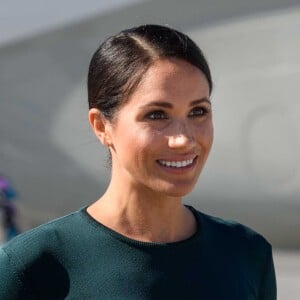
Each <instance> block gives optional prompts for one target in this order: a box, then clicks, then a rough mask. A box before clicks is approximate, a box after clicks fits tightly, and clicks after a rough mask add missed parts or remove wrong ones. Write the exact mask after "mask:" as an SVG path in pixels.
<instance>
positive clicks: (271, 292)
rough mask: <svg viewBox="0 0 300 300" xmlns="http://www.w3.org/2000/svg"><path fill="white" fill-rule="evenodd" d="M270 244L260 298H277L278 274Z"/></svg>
mask: <svg viewBox="0 0 300 300" xmlns="http://www.w3.org/2000/svg"><path fill="white" fill-rule="evenodd" d="M268 246H269V247H268V251H267V255H266V267H265V272H264V277H263V281H262V286H261V293H260V298H259V300H276V299H277V287H276V276H275V269H274V262H273V255H272V248H271V246H270V245H268Z"/></svg>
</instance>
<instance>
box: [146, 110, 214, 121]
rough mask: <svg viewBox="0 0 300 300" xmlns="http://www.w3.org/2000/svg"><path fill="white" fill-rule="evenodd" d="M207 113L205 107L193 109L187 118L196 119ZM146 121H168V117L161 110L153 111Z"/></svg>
mask: <svg viewBox="0 0 300 300" xmlns="http://www.w3.org/2000/svg"><path fill="white" fill-rule="evenodd" d="M195 112H196V113H195ZM191 113H193V114H192V115H191ZM208 113H209V109H207V108H206V107H195V108H193V109H192V110H191V112H190V113H189V116H190V117H192V118H197V117H202V116H204V115H206V114H208ZM146 119H148V120H152V121H155V120H165V119H168V116H167V114H166V113H165V112H164V111H163V110H155V111H151V112H149V113H148V114H147V115H146Z"/></svg>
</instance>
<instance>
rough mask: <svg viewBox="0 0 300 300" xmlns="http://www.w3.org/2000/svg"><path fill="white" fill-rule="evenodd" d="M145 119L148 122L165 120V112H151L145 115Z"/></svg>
mask: <svg viewBox="0 0 300 300" xmlns="http://www.w3.org/2000/svg"><path fill="white" fill-rule="evenodd" d="M146 119H149V120H164V119H167V116H166V114H165V112H163V111H162V110H155V111H151V112H149V113H148V114H147V115H146Z"/></svg>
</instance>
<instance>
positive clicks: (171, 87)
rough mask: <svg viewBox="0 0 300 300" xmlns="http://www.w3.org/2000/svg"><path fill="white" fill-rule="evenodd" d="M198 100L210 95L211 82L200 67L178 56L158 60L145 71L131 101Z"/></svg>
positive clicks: (130, 98)
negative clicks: (177, 57) (209, 82)
mask: <svg viewBox="0 0 300 300" xmlns="http://www.w3.org/2000/svg"><path fill="white" fill-rule="evenodd" d="M178 97H179V98H183V99H186V100H196V99H198V98H203V97H207V98H208V97H209V84H208V81H207V79H206V77H205V75H204V74H203V73H202V72H201V70H200V69H198V68H197V67H195V66H193V65H191V64H190V63H188V62H186V61H184V60H181V59H176V58H171V59H160V60H157V61H156V62H155V63H154V64H153V65H152V66H151V67H150V68H149V69H148V70H147V72H145V74H144V76H143V78H142V80H141V81H140V83H139V84H138V86H137V87H136V89H135V90H134V92H133V93H132V95H131V96H130V97H129V99H128V100H129V101H134V100H136V98H138V101H139V102H140V101H142V100H147V99H149V100H154V99H153V98H156V99H155V100H160V99H161V98H162V99H163V100H172V99H176V98H178Z"/></svg>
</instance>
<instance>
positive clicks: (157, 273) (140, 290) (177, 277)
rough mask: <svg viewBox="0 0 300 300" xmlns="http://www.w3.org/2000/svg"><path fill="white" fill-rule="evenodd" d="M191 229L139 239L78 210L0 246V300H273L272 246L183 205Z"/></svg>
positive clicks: (241, 228)
mask: <svg viewBox="0 0 300 300" xmlns="http://www.w3.org/2000/svg"><path fill="white" fill-rule="evenodd" d="M188 208H189V209H190V210H191V211H192V212H193V214H194V215H195V217H196V219H197V224H198V229H197V232H196V233H195V234H194V235H193V236H192V237H190V238H189V239H186V240H184V241H180V242H174V243H150V242H140V241H136V240H133V239H130V238H127V237H125V236H123V235H121V234H119V233H117V232H115V231H113V230H111V229H109V228H108V227H106V226H104V225H102V224H101V223H99V222H97V221H96V220H94V219H93V218H92V217H91V216H90V215H89V214H88V213H87V211H86V208H82V209H80V210H79V211H77V212H74V213H72V214H70V215H67V216H65V217H62V218H59V219H56V220H53V221H51V222H49V223H46V224H44V225H41V226H39V227H37V228H35V229H32V230H30V231H28V232H26V233H24V234H21V235H19V236H17V237H16V238H14V239H13V240H12V241H10V242H8V243H7V244H5V245H4V246H3V247H2V248H0V299H1V300H6V299H7V300H8V299H25V300H26V299H43V300H47V299H56V300H57V299H109V300H111V299H142V300H143V299H205V300H275V299H276V280H275V272H274V265H273V258H272V249H271V246H270V244H269V243H268V242H267V241H266V240H265V239H264V238H263V237H262V236H261V235H259V234H258V233H256V232H254V231H253V230H251V229H249V228H248V227H246V226H243V225H241V224H239V223H236V222H232V221H225V220H223V219H220V218H216V217H213V216H209V215H207V214H204V213H202V212H199V211H197V210H196V209H194V208H193V207H190V206H188Z"/></svg>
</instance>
